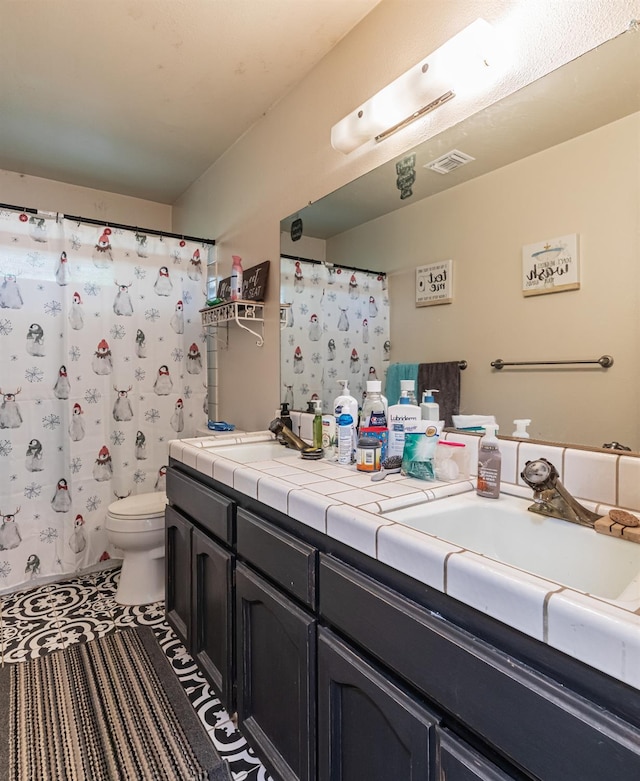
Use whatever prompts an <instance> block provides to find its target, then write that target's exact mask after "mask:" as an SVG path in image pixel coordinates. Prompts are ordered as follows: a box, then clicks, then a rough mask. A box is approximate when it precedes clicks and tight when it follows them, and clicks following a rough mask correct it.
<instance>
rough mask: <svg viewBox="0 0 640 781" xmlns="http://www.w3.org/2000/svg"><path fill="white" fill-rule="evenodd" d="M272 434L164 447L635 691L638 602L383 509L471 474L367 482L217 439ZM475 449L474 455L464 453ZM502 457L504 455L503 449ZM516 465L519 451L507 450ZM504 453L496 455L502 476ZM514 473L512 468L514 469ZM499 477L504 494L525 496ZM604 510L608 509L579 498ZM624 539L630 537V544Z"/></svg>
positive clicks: (320, 464) (457, 486) (455, 488)
mask: <svg viewBox="0 0 640 781" xmlns="http://www.w3.org/2000/svg"><path fill="white" fill-rule="evenodd" d="M269 440H273V436H272V435H271V434H270V433H269V432H265V431H261V432H251V433H247V434H243V435H237V434H236V435H234V434H233V432H231V433H230V434H229V435H225V436H220V435H218V436H216V437H215V438H213V437H204V438H196V439H185V440H173V441H172V442H170V443H169V455H170V457H171V458H173V459H175V460H176V461H180V462H182V463H184V464H186V465H187V466H190V467H192V468H193V469H196V470H197V471H198V472H202V473H203V474H205V475H208V476H209V477H213V478H214V479H215V480H217V481H219V482H220V483H223V484H225V485H228V486H230V487H232V488H234V489H235V490H237V491H240V492H241V493H244V494H246V495H247V496H250V497H252V498H254V499H257V500H258V501H260V502H262V503H263V504H266V505H268V506H270V507H272V508H274V509H276V510H280V511H281V512H283V513H285V514H287V515H289V516H291V517H292V518H295V519H296V520H298V521H300V522H301V523H304V524H306V525H307V526H310V527H312V528H314V529H316V530H318V531H320V532H323V533H325V534H327V535H329V536H330V537H333V538H335V539H337V540H340V541H341V542H343V543H345V544H346V545H350V546H351V547H353V548H355V549H357V550H359V551H361V552H363V553H365V554H367V555H369V556H371V557H372V558H375V559H378V560H379V561H381V562H384V563H385V564H388V565H389V566H391V567H393V568H395V569H397V570H399V571H401V572H404V573H405V574H407V575H409V576H411V577H412V578H414V579H416V580H418V581H420V582H422V583H425V584H427V585H429V586H432V587H433V588H436V589H438V590H440V591H442V592H443V593H446V594H448V595H449V596H451V597H453V598H454V599H457V600H459V601H461V602H464V603H466V604H468V605H470V606H471V607H474V608H476V609H477V610H479V611H481V612H483V613H486V614H487V615H490V616H492V617H493V618H495V619H497V620H499V621H502V622H504V623H505V624H507V625H509V626H511V627H513V628H514V629H517V630H519V631H520V632H523V633H524V634H527V635H530V636H531V637H534V638H536V639H537V640H539V641H541V642H543V643H547V644H548V645H550V646H552V647H554V648H556V649H558V650H560V651H562V652H564V653H566V654H568V655H569V656H572V657H574V658H576V659H579V660H580V661H582V662H584V663H586V664H588V665H590V666H592V667H595V668H596V669H598V670H601V671H602V672H604V673H606V674H608V675H610V676H612V677H613V678H617V679H618V680H621V681H623V682H625V683H627V684H629V685H630V686H633V687H634V688H636V689H640V606H639V603H638V602H635V603H634V602H630V603H624V604H621V603H617V602H613V601H607V600H605V599H601V598H596V597H593V596H590V595H589V594H585V593H583V592H580V591H577V590H574V589H571V588H568V587H566V586H563V585H561V584H558V583H555V582H553V581H551V580H545V579H543V578H541V577H538V576H536V575H532V574H530V573H528V572H525V571H523V570H519V569H517V568H515V567H512V566H509V565H506V564H502V563H501V562H498V561H495V560H493V559H490V558H487V557H485V556H481V555H479V554H476V553H473V552H471V551H468V550H464V549H462V548H460V547H458V546H456V545H452V544H451V543H449V542H445V541H444V540H440V539H438V538H436V537H433V536H431V535H429V534H426V533H423V532H420V531H417V530H415V529H412V528H409V527H407V526H403V525H402V524H400V523H395V522H393V521H390V520H387V519H386V518H383V517H381V515H380V513H384V512H388V511H390V510H394V509H397V508H399V507H403V506H407V505H409V504H415V503H417V502H423V501H425V500H429V501H432V500H436V499H440V498H443V497H446V496H451V495H454V494H460V493H464V492H467V491H472V490H474V487H475V486H474V482H473V481H472V480H461V481H458V482H452V483H441V482H425V481H422V480H416V479H414V478H408V477H404V476H402V475H400V474H395V475H388V476H387V477H386V478H385V479H384V480H382V481H380V482H374V483H372V482H371V477H370V475H368V474H364V473H361V472H358V471H357V470H356V468H355V466H341V465H339V464H337V463H336V462H335V461H329V460H327V459H323V460H320V461H304V460H302V459H301V458H300V457H299V455H298V453H297V452H295V451H291V450H287V449H285V448H283V452H282V456H278V457H276V458H274V459H272V460H268V461H260V462H253V463H250V464H242V463H240V462H238V461H234V460H233V459H232V457H231V456H230V455H229V454H227V455H225V456H222V455H220V454H216V449H217V448H218V447H220V446H224V445H230V444H236V443H237V444H240V443H247V442H264V441H269ZM473 455H475V454H472V456H473ZM506 456H507V458H506V461H507V463H508V462H509V458H510V455H509V453H506ZM514 458H515V460H514V465H513V466H514V470H515V469H516V468H517V466H518V463H517V452H516V456H515V457H514ZM504 467H505V457H504V454H503V476H504ZM514 474H517V472H514ZM516 479H517V478H515V477H514V483H511V484H505V482H504V479H503V484H502V488H503V491H505V492H506V493H511V494H515V495H519V496H522V497H526V498H529V497H531V491H530V489H528V488H526V487H523V486H522V485H517V484H516V483H515V481H516ZM584 504H585V505H586V506H588V507H590V509H594V510H596V511H597V512H600V513H602V514H606V512H607V511H608V509H609V507H608V506H605V505H596V504H594V503H589V502H584ZM629 544H632V543H629Z"/></svg>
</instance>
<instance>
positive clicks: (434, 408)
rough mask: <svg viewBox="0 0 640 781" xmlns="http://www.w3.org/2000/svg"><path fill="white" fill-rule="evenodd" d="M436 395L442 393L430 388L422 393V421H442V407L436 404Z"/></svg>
mask: <svg viewBox="0 0 640 781" xmlns="http://www.w3.org/2000/svg"><path fill="white" fill-rule="evenodd" d="M434 393H440V391H438V390H436V389H435V388H430V389H429V390H425V391H423V393H422V404H421V405H420V414H421V416H422V420H440V406H439V405H438V404H437V403H436V400H435V398H434V395H433V394H434Z"/></svg>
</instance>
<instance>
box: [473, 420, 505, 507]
mask: <svg viewBox="0 0 640 781" xmlns="http://www.w3.org/2000/svg"><path fill="white" fill-rule="evenodd" d="M484 428H485V431H486V434H485V435H484V436H483V437H482V439H481V440H480V447H479V448H478V486H477V490H476V493H477V494H478V496H486V497H487V498H488V499H498V498H499V496H500V471H501V466H502V455H501V453H500V448H499V443H498V439H497V437H496V431H497V430H498V426H496V425H495V424H493V423H485V426H484Z"/></svg>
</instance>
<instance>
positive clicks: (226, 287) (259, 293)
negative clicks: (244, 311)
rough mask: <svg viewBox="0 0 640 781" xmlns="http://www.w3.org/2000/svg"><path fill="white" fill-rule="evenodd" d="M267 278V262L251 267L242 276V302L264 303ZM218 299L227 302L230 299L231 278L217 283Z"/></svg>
mask: <svg viewBox="0 0 640 781" xmlns="http://www.w3.org/2000/svg"><path fill="white" fill-rule="evenodd" d="M268 277H269V261H268V260H265V261H264V263H258V265H257V266H252V267H251V268H248V269H246V270H245V271H244V273H243V274H242V300H243V301H264V296H265V291H266V288H267V279H268ZM218 298H221V299H222V300H223V301H229V300H230V298H231V277H226V279H221V280H220V282H219V283H218Z"/></svg>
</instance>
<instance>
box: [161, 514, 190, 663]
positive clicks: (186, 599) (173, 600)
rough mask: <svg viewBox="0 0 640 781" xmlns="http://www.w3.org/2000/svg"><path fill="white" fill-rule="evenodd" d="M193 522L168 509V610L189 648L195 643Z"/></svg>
mask: <svg viewBox="0 0 640 781" xmlns="http://www.w3.org/2000/svg"><path fill="white" fill-rule="evenodd" d="M192 530H193V524H192V523H191V521H189V520H188V518H185V517H184V516H183V515H181V514H180V513H178V512H176V511H175V510H174V509H173V508H172V507H167V508H166V510H165V532H164V534H165V559H164V561H165V612H166V616H167V622H168V623H169V625H170V626H171V627H172V629H173V631H174V632H175V633H176V634H177V635H178V637H179V638H180V640H182V642H183V644H184V646H185V647H186V648H190V646H191V532H192Z"/></svg>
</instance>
